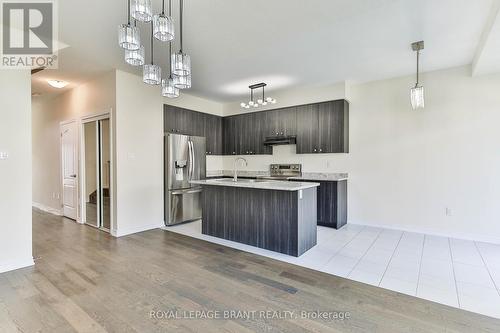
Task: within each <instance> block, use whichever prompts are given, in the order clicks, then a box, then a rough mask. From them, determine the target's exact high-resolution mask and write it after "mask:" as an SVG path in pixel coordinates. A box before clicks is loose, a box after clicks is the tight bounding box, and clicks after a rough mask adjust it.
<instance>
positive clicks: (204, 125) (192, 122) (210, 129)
mask: <svg viewBox="0 0 500 333" xmlns="http://www.w3.org/2000/svg"><path fill="white" fill-rule="evenodd" d="M164 129H165V132H169V133H176V134H184V135H193V136H204V137H206V139H207V141H206V153H207V155H222V152H223V146H222V117H218V116H215V115H211V114H206V113H202V112H196V111H191V110H186V109H182V108H178V107H175V106H170V105H165V106H164Z"/></svg>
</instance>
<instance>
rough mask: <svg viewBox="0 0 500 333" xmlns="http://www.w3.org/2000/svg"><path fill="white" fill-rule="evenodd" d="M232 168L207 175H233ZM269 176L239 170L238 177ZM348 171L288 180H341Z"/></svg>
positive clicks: (305, 174)
mask: <svg viewBox="0 0 500 333" xmlns="http://www.w3.org/2000/svg"><path fill="white" fill-rule="evenodd" d="M232 176H233V171H231V170H217V171H207V177H232ZM267 176H269V171H238V177H247V178H258V177H267ZM348 178H349V174H347V173H321V172H304V173H302V176H300V177H290V178H287V179H288V180H313V181H314V180H317V181H323V182H326V181H332V182H336V181H341V180H347V179H348Z"/></svg>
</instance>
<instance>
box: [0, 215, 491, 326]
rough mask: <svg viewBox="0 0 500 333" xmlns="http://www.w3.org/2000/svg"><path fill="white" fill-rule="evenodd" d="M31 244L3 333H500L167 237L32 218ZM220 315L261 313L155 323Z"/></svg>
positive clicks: (445, 310)
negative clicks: (338, 316) (29, 262)
mask: <svg viewBox="0 0 500 333" xmlns="http://www.w3.org/2000/svg"><path fill="white" fill-rule="evenodd" d="M33 243H34V244H33V245H34V256H35V262H36V265H35V267H32V268H26V269H21V270H17V271H13V272H9V273H4V274H0V332H2V333H3V332H18V331H20V332H51V333H54V332H64V333H66V332H374V331H377V332H384V333H385V332H500V320H497V319H493V318H489V317H485V316H481V315H478V314H474V313H469V312H466V311H463V310H460V309H456V308H451V307H447V306H444V305H440V304H436V303H432V302H428V301H425V300H422V299H417V298H414V297H411V296H406V295H402V294H398V293H396V292H391V291H388V290H384V289H381V288H377V287H373V286H369V285H365V284H362V283H358V282H354V281H350V280H347V279H343V278H337V277H334V276H331V275H328V274H324V273H321V272H316V271H312V270H309V269H306V268H302V267H298V266H293V265H290V264H287V263H283V262H279V261H275V260H272V259H268V258H264V257H260V256H257V255H254V254H250V253H246V252H241V251H238V250H235V249H230V248H226V247H223V246H221V245H217V244H212V243H207V242H204V241H201V240H197V239H193V238H189V237H186V236H182V235H178V234H174V233H171V232H166V231H161V230H153V231H148V232H143V233H140V234H136V235H132V236H128V237H123V238H120V239H115V238H113V237H111V236H109V235H107V234H106V233H104V232H100V231H98V230H95V229H93V228H91V227H87V226H83V225H78V224H76V223H73V222H70V221H64V219H63V218H60V217H56V216H52V215H49V214H46V213H42V212H40V211H34V212H33ZM216 310H217V311H221V312H220V313H219V314H220V315H221V316H223V313H224V312H222V311H224V310H241V311H257V312H256V313H255V318H254V319H252V320H243V319H238V318H236V319H234V320H225V319H187V318H182V319H175V318H174V319H172V318H171V319H158V318H151V311H165V312H166V311H177V312H175V313H176V314H177V315H178V316H182V315H183V314H184V312H183V311H216ZM259 311H294V314H299V317H300V313H301V311H311V312H309V313H313V311H325V312H328V311H345V312H349V314H350V318H349V319H345V320H343V321H342V320H325V319H300V318H299V319H295V318H289V317H288V315H289V313H284V312H279V313H269V315H271V314H272V315H276V314H280V315H282V316H285V315H286V316H287V317H286V318H285V319H273V318H264V317H262V316H261V313H260V312H259ZM173 313H174V312H168V313H167V314H170V315H172V314H173ZM187 314H188V315H190V316H194V313H187ZM201 314H205V315H208V314H210V313H208V312H202V313H201ZM211 314H214V313H213V312H212V313H211ZM157 315H159V314H157Z"/></svg>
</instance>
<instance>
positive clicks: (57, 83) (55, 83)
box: [47, 80, 69, 89]
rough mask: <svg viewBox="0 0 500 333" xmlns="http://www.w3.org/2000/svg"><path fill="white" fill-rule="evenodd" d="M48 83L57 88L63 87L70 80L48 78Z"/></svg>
mask: <svg viewBox="0 0 500 333" xmlns="http://www.w3.org/2000/svg"><path fill="white" fill-rule="evenodd" d="M47 83H48V84H49V85H50V86H52V87H54V88H57V89H62V88H64V87H66V86H67V85H68V84H69V82H66V81H61V80H47Z"/></svg>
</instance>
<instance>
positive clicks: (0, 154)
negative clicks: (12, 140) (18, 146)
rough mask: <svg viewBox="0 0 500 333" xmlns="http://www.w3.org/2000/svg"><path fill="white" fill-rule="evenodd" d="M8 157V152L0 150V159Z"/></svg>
mask: <svg viewBox="0 0 500 333" xmlns="http://www.w3.org/2000/svg"><path fill="white" fill-rule="evenodd" d="M8 158H9V153H7V152H6V151H0V160H6V159H8Z"/></svg>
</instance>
